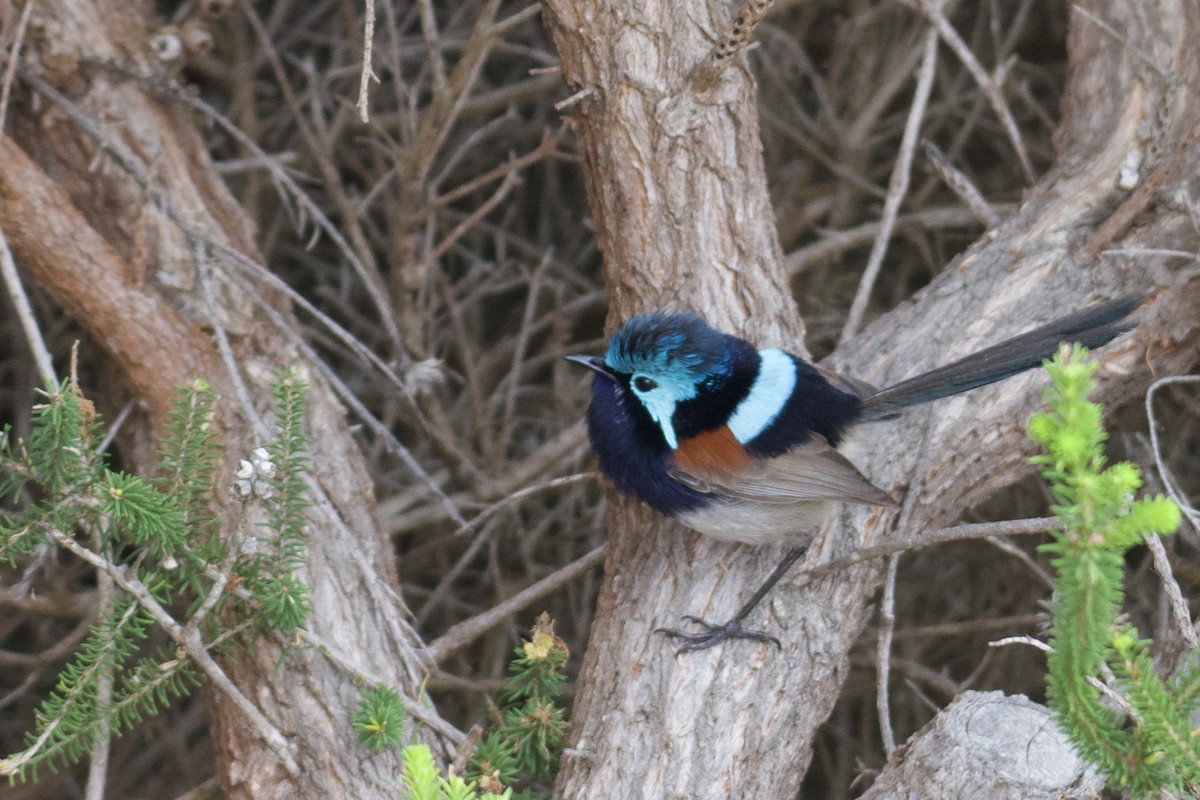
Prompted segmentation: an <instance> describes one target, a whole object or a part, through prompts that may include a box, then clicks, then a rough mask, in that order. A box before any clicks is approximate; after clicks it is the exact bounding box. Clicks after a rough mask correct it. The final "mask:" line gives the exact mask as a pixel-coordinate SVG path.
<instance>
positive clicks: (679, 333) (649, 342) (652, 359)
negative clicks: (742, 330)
mask: <svg viewBox="0 0 1200 800" xmlns="http://www.w3.org/2000/svg"><path fill="white" fill-rule="evenodd" d="M738 341H739V340H738V339H736V338H735V337H733V336H730V335H728V334H725V333H721V332H720V331H718V330H714V329H713V328H712V327H710V326H709V324H708V323H707V322H705V321H704V320H703V319H701V318H700V317H699V316H697V315H695V314H687V313H678V314H667V313H664V312H661V311H659V312H655V313H653V314H642V315H640V316H636V317H633V318H632V319H630V320H629V321H628V322H626V323H625V324H624V325H623V326H621V329H620V330H618V331H617V332H616V333H614V334H613V336H612V339H611V340H609V343H608V352H607V353H606V354H605V356H604V363H605V364H606V365H607V366H608V367H609V368H610V369H612V370H613V371H614V372H619V373H622V374H624V375H640V374H646V375H650V376H651V377H653V378H654V379H655V380H657V381H658V382H659V383H660V384H663V385H669V386H670V387H671V390H672V394H674V395H675V396H676V399H678V400H686V399H687V398H689V397H692V396H694V395H695V393H696V385H697V384H699V383H701V382H703V381H704V380H705V379H706V378H708V377H710V376H721V375H728V374H729V371H730V369H731V361H732V358H733V356H734V353H735V348H734V347H733V345H735V344H736V343H737V342H738Z"/></svg>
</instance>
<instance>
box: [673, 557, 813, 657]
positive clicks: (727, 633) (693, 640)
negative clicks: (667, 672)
mask: <svg viewBox="0 0 1200 800" xmlns="http://www.w3.org/2000/svg"><path fill="white" fill-rule="evenodd" d="M807 549H808V548H806V547H794V548H792V549H791V550H788V551H787V553H786V554H785V555H784V557H783V561H781V562H780V563H779V566H778V567H776V568H775V571H774V572H772V573H771V574H770V575H769V576H768V577H767V579H766V580H765V581H763V584H762V586H759V587H758V590H757V591H755V592H754V594H752V595H750V599H749V600H747V601H746V602H745V603H743V604H742V607H741V608H739V609H738V610H737V613H736V614H734V615H733V616H732V617H730V618H729V619H728V620H727V621H725V622H723V623H721V624H720V625H713V624H712V623H711V622H705V621H704V620H702V619H700V618H699V617H693V616H686V617H684V619H685V620H687V621H688V622H694V623H695V624H697V625H699V626H700V628H701V629H702V630H700V631H696V632H693V631H681V630H677V629H675V628H657V629H655V631H654V632H655V633H665V634H666V635H667V636H670V637H671V638H672V639H682V640H683V642H684V643H683V644H682V645H680V647H679V649H678V650H676V651H675V655H679V654H680V653H689V652H691V651H693V650H707V649H708V648H710V647H712V646H713V645H715V644H720V643H721V642H723V641H725V640H726V639H750V640H751V641H755V642H772V643H774V645H775V646H776V647H779V648H780V649H782V646H781V645H780V643H779V640H778V639H776V638H775V637H774V636H771V635H770V634H768V633H763V632H762V631H754V630H747V629H746V628H743V627H742V622H743V621H744V620H745V619H746V617H748V616H750V612H751V611H753V610H754V609H755V608H756V607H757V606H758V604H759V603H761V602H762V600H763V598H764V597H766V596H767V593H768V592H770V591H771V589H773V588H774V587H775V584H777V583H779V579H780V578H782V577H783V576H784V574H785V573H787V571H788V570H789V569H791V568H792V565H793V564H795V563H796V562H797V561H799V560H800V557H801V556H803V555H804V553H805V551H806V550H807Z"/></svg>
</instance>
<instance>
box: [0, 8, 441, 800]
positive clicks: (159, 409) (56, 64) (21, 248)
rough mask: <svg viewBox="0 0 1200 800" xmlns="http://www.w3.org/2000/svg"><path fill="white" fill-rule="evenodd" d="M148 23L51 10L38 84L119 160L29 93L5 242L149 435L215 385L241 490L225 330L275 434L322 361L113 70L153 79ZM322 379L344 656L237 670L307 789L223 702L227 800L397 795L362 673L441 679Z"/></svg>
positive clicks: (213, 188) (246, 437) (164, 103)
mask: <svg viewBox="0 0 1200 800" xmlns="http://www.w3.org/2000/svg"><path fill="white" fill-rule="evenodd" d="M149 19H151V15H150V14H149V13H148V12H147V11H146V9H143V8H142V7H141V6H140V5H139V4H137V3H132V2H116V1H115V0H114V2H108V3H98V4H97V3H90V2H86V0H49V1H48V2H42V3H39V4H38V5H37V7H36V8H35V10H34V12H33V21H32V25H31V31H33V35H32V36H31V41H30V43H29V44H30V49H29V50H28V51H27V52H28V56H27V59H28V60H27V62H26V63H27V67H26V69H28V70H29V72H30V74H32V75H35V76H40V77H41V78H42V79H44V80H46V81H47V82H48V83H49V84H51V85H52V86H53V87H55V88H57V89H58V90H59V91H61V92H63V93H65V94H67V95H69V97H70V102H71V103H73V104H74V106H76V107H77V108H78V110H79V112H80V113H81V114H82V115H83V116H84V117H86V118H87V119H88V120H91V122H92V124H93V125H94V127H95V129H97V130H98V131H99V133H100V135H101V136H103V137H104V138H105V140H106V143H105V144H104V145H102V144H101V142H100V141H98V140H97V138H96V136H95V135H93V134H92V133H87V132H85V130H84V129H83V128H82V127H81V125H80V124H79V122H78V121H77V120H73V119H71V117H70V115H69V114H68V113H67V111H66V110H65V108H64V106H62V105H60V104H57V103H55V102H52V101H51V100H50V99H49V98H48V97H45V96H43V97H41V98H39V100H38V102H36V103H31V102H29V98H30V94H29V93H28V92H26V93H25V94H23V97H24V98H25V100H24V101H23V104H22V106H21V109H20V111H21V113H19V114H17V113H14V112H13V111H12V110H10V113H9V126H10V130H11V132H12V138H9V137H8V136H4V137H2V138H0V148H2V150H0V153H2V155H0V226H3V229H4V231H5V233H6V234H7V236H8V239H9V243H10V245H11V248H12V250H13V253H14V255H15V256H16V258H17V260H18V262H19V263H20V264H21V265H22V267H23V268H24V269H25V270H26V273H27V275H29V276H30V277H31V278H32V280H33V281H34V282H36V283H37V284H38V285H39V286H40V287H41V288H42V289H43V290H44V291H45V292H46V293H47V294H48V295H49V296H50V297H51V298H52V299H53V300H54V301H55V302H57V303H58V304H59V305H60V306H61V307H62V308H64V309H65V310H66V311H67V312H68V313H70V314H71V315H72V316H73V317H74V318H75V319H76V320H77V321H78V322H79V323H80V324H81V325H82V326H83V327H84V328H86V329H87V330H88V331H89V332H90V333H91V335H92V336H93V338H94V339H95V341H97V342H98V343H99V344H100V346H101V347H103V348H105V349H106V350H107V352H108V354H109V356H110V357H111V359H112V362H113V365H114V366H115V372H116V374H118V375H119V376H120V377H119V379H118V381H117V382H118V383H123V384H125V385H126V386H127V387H128V388H129V389H130V390H131V394H133V395H134V396H136V397H138V398H139V400H140V401H141V402H142V403H144V404H145V406H146V407H147V410H148V411H149V417H150V420H149V423H150V424H148V425H146V426H144V431H145V432H146V434H149V432H150V431H151V430H153V428H154V427H155V426H160V425H161V424H162V422H163V421H164V420H165V413H166V411H167V409H168V404H169V402H170V399H171V396H172V392H173V391H174V389H175V388H176V387H180V386H185V385H188V384H189V383H190V382H191V381H192V380H193V378H195V377H203V378H205V379H207V380H208V381H209V382H210V383H212V384H214V386H215V387H216V388H217V390H218V392H219V393H220V395H221V396H222V401H223V405H222V417H221V420H220V422H221V424H222V426H223V428H224V431H223V436H222V440H223V442H224V444H225V446H226V448H227V450H226V453H227V458H226V465H225V468H226V477H228V474H229V472H231V471H232V468H233V467H234V466H236V463H237V459H238V458H244V457H246V455H247V454H248V453H249V452H250V451H251V450H252V449H253V448H254V447H256V446H257V445H258V444H259V443H260V442H261V439H262V434H261V433H260V430H259V429H256V428H255V425H254V423H253V422H252V420H251V419H250V417H249V414H248V410H249V409H247V408H246V407H242V406H240V405H239V403H238V401H237V396H238V395H237V392H236V391H235V388H234V384H233V382H232V381H231V377H230V375H229V373H228V372H227V371H226V368H225V365H224V364H223V363H222V361H221V360H220V359H219V358H218V355H217V351H216V348H215V345H214V337H213V331H214V328H215V327H217V326H220V327H221V328H222V329H223V330H224V331H225V333H226V334H227V335H228V337H229V343H230V348H231V350H232V355H233V357H234V360H235V361H236V362H237V364H238V365H239V370H240V372H241V375H242V377H243V379H244V381H245V385H246V389H247V393H248V395H249V402H250V404H251V405H252V406H253V409H254V411H255V412H256V413H257V414H258V415H261V416H262V417H263V418H264V419H267V420H269V419H270V409H271V398H270V393H269V384H270V381H271V380H272V377H273V375H274V374H275V373H276V372H277V371H278V370H279V369H280V368H282V367H283V366H285V365H288V364H293V365H297V366H300V367H302V368H303V367H304V366H305V359H304V357H303V356H302V355H301V354H300V353H299V352H298V351H297V349H296V348H295V346H294V345H293V343H292V342H291V341H290V340H289V339H287V338H286V337H285V336H284V335H283V334H282V333H281V332H280V331H279V329H278V328H277V327H276V325H275V324H274V323H273V322H272V321H271V320H270V319H269V318H268V317H267V316H266V314H265V312H264V311H263V310H262V309H261V308H259V307H256V306H255V305H254V304H252V303H251V302H250V297H251V296H253V295H254V294H258V295H260V296H263V297H266V298H267V302H268V304H269V305H271V306H272V307H273V308H274V309H275V310H276V311H277V312H278V313H279V314H282V315H283V318H284V319H290V317H288V310H287V308H286V305H285V304H283V303H282V302H281V301H280V299H279V298H278V296H277V295H275V294H274V292H273V290H271V289H269V288H268V287H267V286H265V285H264V284H263V283H261V282H259V281H255V280H253V279H250V280H248V285H249V288H248V289H247V288H245V284H244V285H243V286H242V287H239V286H237V285H234V284H233V283H232V282H231V281H230V279H229V277H228V276H229V275H231V274H237V272H238V270H237V269H236V268H235V267H234V266H233V263H234V261H235V260H236V259H239V258H240V259H246V260H249V261H257V260H259V257H258V254H257V252H256V249H255V246H254V243H253V237H252V232H251V231H250V230H249V226H248V225H247V224H246V223H245V221H244V219H245V217H244V213H243V212H242V210H241V209H240V208H239V207H238V206H237V204H236V202H235V201H234V200H233V198H232V197H231V196H230V195H229V193H228V192H227V190H226V189H225V188H224V186H223V184H222V182H221V180H220V178H219V176H218V175H217V174H216V172H215V170H214V169H213V168H212V164H211V162H210V161H209V159H208V156H207V153H206V149H205V146H204V142H203V141H202V140H201V138H200V137H199V136H198V134H197V131H196V129H195V125H194V122H193V120H192V119H191V118H190V115H189V114H188V113H187V112H186V111H184V110H183V109H182V107H181V106H178V105H176V104H175V103H173V102H172V101H170V100H166V99H163V98H162V96H161V95H158V94H156V93H152V92H150V91H148V89H147V87H146V86H145V85H142V84H139V82H138V81H137V80H135V79H133V78H130V77H128V75H127V74H125V73H123V72H122V71H120V70H112V69H108V68H106V66H105V63H106V62H113V63H117V64H120V65H121V67H122V69H124V70H134V71H141V70H145V71H147V72H149V71H150V67H151V65H150V64H149V63H147V61H146V58H147V57H148V54H149V52H150V48H149V45H148V41H149V37H150V35H151V31H149V30H147V29H146V28H145V27H144V26H145V24H146V21H147V20H149ZM164 86H165V84H164ZM25 88H26V90H28V86H26V87H25ZM181 222H182V223H183V224H185V225H186V226H187V229H188V230H189V231H190V232H185V230H184V228H183V227H181ZM202 271H208V272H210V274H211V280H212V284H213V286H212V294H213V301H212V303H213V305H212V308H213V309H214V310H215V313H216V316H215V317H214V316H213V315H212V314H211V313H210V312H209V303H208V301H207V300H206V299H205V297H204V294H205V292H204V291H203V287H202V285H201V282H200V281H198V280H197V276H198V275H200V274H202ZM307 377H308V378H309V379H310V381H311V384H312V392H311V407H310V413H311V416H310V419H309V424H308V427H307V433H308V435H309V437H310V444H311V452H312V453H313V454H314V456H316V457H314V459H313V462H312V463H313V479H314V480H313V501H314V505H313V508H312V510H311V514H310V517H309V520H308V534H309V538H310V542H311V547H310V551H309V568H308V570H307V575H306V576H304V577H305V578H306V580H307V583H308V585H309V587H310V591H311V597H312V601H313V602H312V606H313V613H312V616H311V617H310V619H309V623H308V628H309V630H311V631H312V632H313V633H314V634H315V636H316V637H318V641H319V643H320V644H321V645H323V646H324V647H325V648H327V649H325V650H323V649H319V648H317V647H314V646H313V644H312V643H311V642H304V643H301V642H292V641H284V640H283V639H282V637H280V638H278V639H276V640H271V641H266V642H264V643H263V644H261V645H260V646H259V647H258V648H257V649H255V650H254V652H252V653H242V654H240V655H239V657H237V658H236V659H230V660H225V661H224V662H223V663H224V664H225V666H226V668H227V670H228V673H229V675H230V676H231V677H232V678H233V680H234V682H235V684H236V685H237V687H238V688H239V689H240V690H241V691H242V693H243V694H245V695H246V696H247V697H248V698H249V699H250V701H251V702H252V703H253V704H255V705H256V706H257V708H258V709H259V710H260V711H261V712H262V713H263V714H264V715H265V716H266V718H267V719H268V720H269V721H270V723H271V724H272V725H274V726H275V727H276V728H277V729H278V730H279V732H281V733H282V734H283V736H284V737H285V738H286V739H287V742H288V746H289V747H290V749H291V752H292V755H293V758H294V759H295V761H296V763H297V764H298V766H299V772H298V774H288V773H287V771H285V770H284V769H283V767H282V765H281V763H280V760H279V759H278V758H277V756H276V754H275V753H274V752H273V751H272V750H270V749H269V748H267V747H266V746H265V745H264V743H263V741H262V739H261V738H260V737H259V736H258V735H257V734H256V733H255V731H254V729H253V728H252V727H251V726H249V725H248V724H247V722H246V719H245V716H244V715H243V713H242V712H241V711H239V710H238V709H237V708H236V707H235V706H234V705H233V704H232V703H230V702H229V700H228V698H227V697H226V696H225V695H223V694H221V693H219V692H216V693H214V694H213V704H212V707H213V710H214V714H215V719H216V724H217V739H218V748H219V751H220V755H221V760H222V765H221V767H222V768H221V782H222V785H223V788H224V790H225V793H226V796H228V797H253V798H256V799H257V800H261V799H262V798H296V797H359V798H367V797H394V796H395V791H396V785H397V775H398V772H399V759H398V757H397V756H396V755H394V754H393V755H384V756H375V757H367V756H365V754H364V752H363V751H362V750H361V748H360V747H359V746H358V745H357V744H356V743H355V741H354V734H353V731H352V729H351V727H350V724H349V720H350V717H351V715H352V714H353V712H354V709H355V707H356V703H357V695H358V688H357V683H356V674H355V672H356V671H357V673H358V675H359V676H368V677H369V678H372V679H374V680H379V681H384V682H386V683H388V684H389V685H391V686H393V687H395V688H397V689H398V690H399V691H401V692H404V693H407V694H409V695H410V696H411V697H415V696H417V694H418V690H417V686H418V684H419V682H420V679H421V676H422V674H423V666H422V662H421V659H420V657H419V655H418V652H417V650H416V644H417V642H416V637H415V635H414V633H413V632H412V630H411V629H410V628H409V625H408V621H407V611H406V609H405V608H404V606H403V604H402V603H401V601H400V600H399V598H398V597H397V595H396V594H395V592H394V591H393V590H394V586H395V565H394V557H393V552H392V550H391V546H390V543H389V541H388V538H387V536H386V534H385V533H384V532H382V531H381V529H380V527H379V524H378V522H377V520H376V518H375V514H374V502H373V496H372V489H371V481H370V478H369V476H368V475H367V473H366V470H365V469H364V465H363V460H362V457H361V454H360V453H359V452H358V450H357V447H356V445H355V443H354V441H353V439H352V438H351V436H350V434H349V430H348V426H347V424H346V420H345V414H344V411H343V409H342V408H341V406H340V405H339V404H338V402H337V401H336V398H335V397H334V396H333V394H332V392H331V391H330V390H329V388H328V387H327V386H326V385H325V384H324V382H323V381H321V380H320V379H319V378H318V376H317V375H316V374H315V371H311V370H310V371H309V374H308V376H307ZM146 441H147V446H146V447H145V448H144V449H143V450H142V451H141V452H140V453H131V454H127V457H132V458H133V461H134V464H135V466H138V467H141V468H149V467H150V462H149V458H150V454H151V453H152V451H153V449H154V445H153V439H152V437H151V436H149V435H147V436H146ZM138 458H141V459H143V460H142V461H140V463H139V462H138ZM219 505H220V508H219V513H220V514H221V516H222V518H223V520H224V526H223V530H224V531H225V532H226V534H227V533H228V531H229V530H230V529H231V526H232V525H234V524H239V523H238V522H237V518H238V516H239V514H240V512H239V510H238V509H237V508H236V507H235V506H234V504H233V503H231V502H229V501H228V500H227V498H223V499H222V500H221V501H219ZM296 645H299V646H296ZM285 648H288V650H287V653H286V655H285V654H284V649H285ZM348 666H349V667H352V669H347V667H348ZM411 702H413V703H415V702H416V701H411ZM426 715H427V716H430V717H431V718H432V719H433V721H435V722H436V721H437V720H436V715H435V714H432V713H431V712H426ZM426 730H427V731H428V728H426Z"/></svg>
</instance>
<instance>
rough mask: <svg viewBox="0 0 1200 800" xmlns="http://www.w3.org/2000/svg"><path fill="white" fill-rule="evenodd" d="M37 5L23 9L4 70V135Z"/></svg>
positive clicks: (0, 108)
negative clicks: (27, 34)
mask: <svg viewBox="0 0 1200 800" xmlns="http://www.w3.org/2000/svg"><path fill="white" fill-rule="evenodd" d="M34 5H36V4H35V3H26V4H25V7H24V8H23V9H21V19H20V20H18V21H17V33H16V35H15V36H14V37H13V44H12V51H11V52H10V53H9V54H8V66H7V67H6V68H5V70H4V86H3V88H0V133H4V130H5V123H6V122H7V121H8V99H9V97H10V96H11V94H12V84H13V77H14V76H15V75H16V74H17V64H19V63H20V62H21V46H22V45H23V44H25V31H26V30H27V29H28V28H29V18H30V17H32V16H33V7H34Z"/></svg>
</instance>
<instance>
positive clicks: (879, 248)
mask: <svg viewBox="0 0 1200 800" xmlns="http://www.w3.org/2000/svg"><path fill="white" fill-rule="evenodd" d="M937 45H938V35H937V32H936V31H932V30H931V31H930V32H929V33H928V34H927V35H926V37H925V55H924V57H923V58H922V59H921V68H920V71H919V72H918V73H917V75H918V77H917V90H916V92H915V93H914V94H913V102H912V108H910V109H909V112H908V120H907V122H905V123H904V136H903V137H902V138H901V139H900V153H899V155H898V156H897V157H896V166H895V167H894V168H893V169H892V178H891V180H890V181H889V182H888V193H887V199H886V200H885V201H884V204H883V216H882V219H881V220H880V225H879V235H878V236H876V237H875V244H874V245H873V246H872V247H871V256H870V257H869V258H868V259H867V267H866V269H865V270H863V276H862V280H861V281H859V284H858V292H857V293H856V294H855V295H854V302H853V303H851V304H850V311H849V313H848V314H847V315H846V324H845V326H844V327H843V328H842V335H841V338H840V340H839V341H840V343H842V344H844V343H846V342H847V341H849V340H850V339H851V338H853V337H854V335H855V334H856V333H858V330H859V328H861V327H862V321H863V315H864V314H866V311H867V302H868V301H869V300H870V299H871V290H872V289H873V288H874V287H875V280H876V278H878V277H879V270H880V267H882V266H883V257H884V254H886V253H887V248H888V242H889V241H891V238H892V228H893V226H894V225H895V224H896V215H897V213H898V212H899V210H900V204H901V203H902V202H903V201H904V196H905V195H906V194H907V193H908V181H909V175H910V174H911V172H912V161H913V153H914V151H915V150H916V147H917V139H918V137H919V135H920V131H921V121H922V120H923V119H924V117H925V108H926V107H927V106H928V105H929V94H930V91H931V90H932V88H933V76H934V74H935V73H936V72H937V69H936V67H937Z"/></svg>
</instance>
